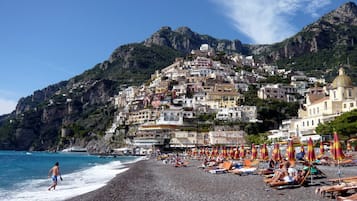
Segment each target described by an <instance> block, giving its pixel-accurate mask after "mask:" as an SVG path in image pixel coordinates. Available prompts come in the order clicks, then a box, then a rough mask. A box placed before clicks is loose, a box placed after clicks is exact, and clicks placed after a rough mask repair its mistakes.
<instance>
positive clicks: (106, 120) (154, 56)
mask: <svg viewBox="0 0 357 201" xmlns="http://www.w3.org/2000/svg"><path fill="white" fill-rule="evenodd" d="M203 43H208V44H210V45H212V46H213V47H216V46H218V49H219V51H225V52H236V51H243V47H242V45H241V43H240V41H237V40H236V41H229V40H218V39H215V38H213V37H210V36H207V35H200V34H197V33H194V32H192V31H191V30H190V29H189V28H187V27H181V28H178V29H177V30H171V28H169V27H163V28H161V29H160V30H158V31H157V32H156V33H154V34H153V35H152V36H151V37H150V38H148V39H147V40H145V41H144V42H142V43H135V44H128V45H123V46H120V47H119V48H117V49H116V50H114V52H113V53H112V54H111V55H110V57H109V59H108V60H106V61H104V62H102V63H100V64H97V65H95V66H94V67H93V68H91V69H89V70H87V71H85V72H84V73H82V74H81V75H78V76H75V77H74V78H71V79H70V80H67V81H63V82H60V83H57V84H54V85H51V86H48V87H46V88H44V89H42V90H38V91H35V92H34V93H33V94H32V95H30V96H28V97H25V98H22V99H21V100H20V101H19V102H18V104H17V106H16V111H14V112H13V113H12V114H10V115H7V116H3V117H1V118H0V149H19V150H28V149H31V150H48V149H56V148H63V147H66V146H68V145H69V144H70V143H76V144H78V143H79V144H81V145H85V144H87V143H88V142H89V141H100V140H101V139H102V137H103V135H104V131H105V130H106V128H107V127H108V125H110V124H111V122H112V120H113V117H114V114H115V112H116V110H115V109H114V107H113V104H112V99H111V98H112V97H114V95H116V94H117V93H118V91H119V90H120V89H122V88H124V87H127V86H131V85H134V86H136V85H140V84H142V83H144V82H145V81H146V80H148V79H149V78H150V75H151V74H153V73H154V72H155V70H158V69H161V68H163V67H166V66H168V65H170V64H171V63H173V61H174V60H175V58H176V57H182V56H185V55H186V54H187V53H188V52H189V51H191V50H192V49H198V48H199V47H200V45H201V44H203ZM63 133H65V134H66V138H60V135H61V134H63ZM94 144H95V142H94ZM104 147H105V146H104Z"/></svg>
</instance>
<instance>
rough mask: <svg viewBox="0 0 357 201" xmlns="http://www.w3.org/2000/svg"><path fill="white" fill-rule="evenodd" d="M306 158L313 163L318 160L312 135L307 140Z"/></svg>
mask: <svg viewBox="0 0 357 201" xmlns="http://www.w3.org/2000/svg"><path fill="white" fill-rule="evenodd" d="M306 159H307V160H308V161H309V162H310V163H312V162H314V161H315V160H316V157H315V151H314V143H313V142H312V139H311V137H310V138H309V141H308V142H307V157H306Z"/></svg>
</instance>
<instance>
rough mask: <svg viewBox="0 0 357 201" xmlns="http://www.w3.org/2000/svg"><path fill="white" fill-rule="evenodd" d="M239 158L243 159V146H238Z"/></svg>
mask: <svg viewBox="0 0 357 201" xmlns="http://www.w3.org/2000/svg"><path fill="white" fill-rule="evenodd" d="M239 157H240V158H245V150H244V145H241V146H240V150H239Z"/></svg>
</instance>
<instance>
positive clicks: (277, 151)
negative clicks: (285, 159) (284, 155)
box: [271, 144, 281, 162]
mask: <svg viewBox="0 0 357 201" xmlns="http://www.w3.org/2000/svg"><path fill="white" fill-rule="evenodd" d="M271 158H272V159H273V161H275V162H278V161H281V154H280V148H279V144H274V149H273V153H272V155H271Z"/></svg>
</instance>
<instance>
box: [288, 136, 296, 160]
mask: <svg viewBox="0 0 357 201" xmlns="http://www.w3.org/2000/svg"><path fill="white" fill-rule="evenodd" d="M293 143H294V142H293V141H292V140H290V141H289V143H288V147H287V149H286V156H287V157H288V160H289V161H295V149H294V144H293Z"/></svg>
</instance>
